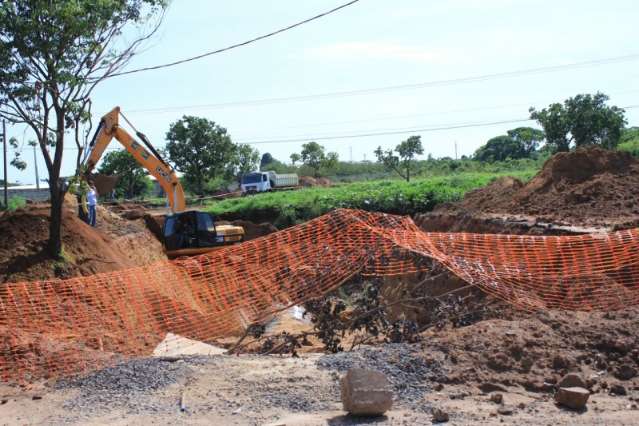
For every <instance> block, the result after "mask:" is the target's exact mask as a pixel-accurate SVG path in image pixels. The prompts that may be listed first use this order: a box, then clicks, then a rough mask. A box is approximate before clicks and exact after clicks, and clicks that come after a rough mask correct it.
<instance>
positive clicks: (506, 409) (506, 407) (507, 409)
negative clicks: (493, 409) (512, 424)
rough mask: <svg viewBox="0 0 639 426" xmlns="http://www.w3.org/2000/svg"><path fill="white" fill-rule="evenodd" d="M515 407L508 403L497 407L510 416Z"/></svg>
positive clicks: (499, 411) (499, 410) (498, 410)
mask: <svg viewBox="0 0 639 426" xmlns="http://www.w3.org/2000/svg"><path fill="white" fill-rule="evenodd" d="M513 411H514V410H513V409H512V407H509V406H507V405H504V406H501V407H499V408H498V409H497V412H498V413H499V414H501V415H502V416H510V415H511V414H512V413H513Z"/></svg>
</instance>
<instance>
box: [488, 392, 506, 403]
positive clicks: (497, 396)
mask: <svg viewBox="0 0 639 426" xmlns="http://www.w3.org/2000/svg"><path fill="white" fill-rule="evenodd" d="M490 400H491V401H492V402H494V403H495V404H501V403H503V402H504V395H503V394H501V393H493V394H491V395H490Z"/></svg>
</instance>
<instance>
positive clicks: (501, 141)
mask: <svg viewBox="0 0 639 426" xmlns="http://www.w3.org/2000/svg"><path fill="white" fill-rule="evenodd" d="M527 156H528V153H527V152H526V148H525V145H524V143H522V142H520V141H518V140H515V139H514V138H512V137H511V136H507V135H501V136H495V137H494V138H491V139H490V140H488V142H486V144H485V145H483V146H481V147H479V148H478V149H477V151H475V160H477V161H485V162H490V163H492V162H494V161H504V160H507V159H509V158H512V159H516V158H525V157H527Z"/></svg>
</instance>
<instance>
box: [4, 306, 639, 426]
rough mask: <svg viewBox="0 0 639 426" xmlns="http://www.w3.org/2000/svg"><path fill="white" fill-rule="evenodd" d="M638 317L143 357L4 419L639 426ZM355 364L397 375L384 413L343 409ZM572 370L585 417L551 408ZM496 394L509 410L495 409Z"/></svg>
mask: <svg viewBox="0 0 639 426" xmlns="http://www.w3.org/2000/svg"><path fill="white" fill-rule="evenodd" d="M637 313H638V310H637V309H628V310H625V311H621V312H616V313H612V314H606V313H562V312H550V313H537V314H527V313H517V312H510V313H507V314H505V315H504V319H489V320H484V321H479V322H477V323H475V324H472V325H470V326H466V327H459V328H451V327H450V326H448V327H445V328H443V329H437V328H433V329H430V330H428V331H426V332H425V333H424V334H423V340H422V342H420V343H415V344H383V345H376V346H364V347H360V348H358V349H356V350H355V351H353V352H342V353H338V354H322V353H304V354H301V356H300V357H299V358H293V357H287V356H272V355H271V356H260V355H246V354H243V355H239V356H237V355H231V356H229V355H213V356H197V355H186V356H183V357H180V356H178V357H175V356H172V357H169V358H163V357H156V358H147V359H137V360H132V361H129V362H127V363H124V364H122V365H119V366H115V367H112V368H107V369H105V370H101V371H98V372H96V373H93V374H92V375H90V376H88V377H85V378H81V379H79V380H77V381H71V382H58V383H48V384H46V385H43V386H34V387H33V388H31V389H29V390H28V391H26V392H19V393H18V392H16V389H14V388H9V387H4V388H0V403H1V405H0V418H1V419H2V421H1V422H0V424H7V425H14V424H15V425H18V424H20V425H23V424H85V425H98V424H105V423H109V424H116V425H119V424H122V425H124V424H139V425H142V424H160V425H164V424H167V425H168V424H176V423H177V424H236V425H268V424H272V425H276V424H278V425H281V424H283V425H289V426H291V425H353V424H376V425H377V424H379V425H416V424H431V423H432V422H431V420H432V414H431V412H432V410H433V409H434V408H439V409H442V410H444V411H446V412H447V413H448V414H449V416H450V421H449V423H448V424H464V425H465V424H482V425H497V424H517V425H546V424H547V425H554V424H575V425H576V424H580V425H602V424H605V425H608V424H615V425H632V424H636V419H637V416H639V410H638V406H637V404H638V401H639V378H637V376H636V369H637V368H638V367H639V365H638V363H639V357H638V355H639V352H638V349H637V348H638V345H637V343H639V341H638V339H639V338H638V336H637V333H636V330H637V326H638V325H639V319H637ZM283 323H284V324H286V325H288V326H290V325H292V323H291V319H288V320H284V321H283ZM281 325H282V324H280V326H281ZM298 326H299V327H304V326H303V324H298ZM274 328H276V329H277V328H278V327H274ZM183 349H186V348H183ZM356 366H360V367H365V368H374V369H377V370H379V371H382V372H384V373H385V374H386V375H387V376H388V377H389V379H390V380H391V383H392V384H393V387H394V391H395V392H394V393H395V398H394V405H393V409H392V410H391V411H390V412H388V413H387V415H386V416H383V417H379V418H355V417H350V416H347V415H345V413H344V412H343V411H342V409H341V402H340V397H339V384H338V383H339V382H338V381H339V378H340V377H341V376H342V374H343V373H344V372H345V371H346V369H347V368H350V367H356ZM632 370H634V374H635V376H634V377H629V376H630V375H632V374H629V373H628V372H630V373H632ZM567 372H575V373H578V374H579V375H580V376H581V377H583V378H584V380H586V381H587V385H588V387H589V389H590V391H591V392H592V395H591V396H590V399H589V402H588V406H587V409H586V410H584V411H572V410H568V409H565V408H561V407H559V406H557V405H556V404H555V403H554V401H553V393H554V390H555V384H556V383H557V381H558V380H559V379H560V378H561V377H562V375H563V374H565V373H567ZM620 389H623V391H621V390H620ZM497 393H499V394H501V395H502V397H503V402H502V403H496V402H493V400H492V398H494V397H493V395H495V394H497ZM181 403H182V404H183V405H184V406H185V410H184V411H182V410H181V408H180V404H181Z"/></svg>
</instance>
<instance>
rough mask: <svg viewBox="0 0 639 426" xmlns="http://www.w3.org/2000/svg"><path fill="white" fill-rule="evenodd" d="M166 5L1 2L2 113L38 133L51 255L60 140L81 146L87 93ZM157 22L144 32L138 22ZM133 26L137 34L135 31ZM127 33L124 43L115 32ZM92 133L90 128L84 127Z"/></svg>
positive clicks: (127, 55) (57, 227)
mask: <svg viewBox="0 0 639 426" xmlns="http://www.w3.org/2000/svg"><path fill="white" fill-rule="evenodd" d="M165 6H166V0H117V1H115V0H108V1H95V0H56V1H43V0H5V1H3V2H0V111H1V113H0V114H1V115H2V116H4V117H5V118H7V119H8V120H10V121H12V122H13V123H24V124H26V125H27V126H29V127H30V128H31V129H32V130H33V131H34V133H35V134H36V136H37V141H38V144H39V146H40V150H41V151H42V155H43V157H44V161H45V164H46V166H47V172H48V175H49V178H48V181H49V191H50V198H51V219H50V225H49V241H48V244H47V248H48V251H49V253H50V255H52V256H54V257H56V258H58V257H60V255H61V251H62V243H61V223H62V201H63V199H64V193H65V191H66V189H67V187H66V185H65V182H64V180H63V179H61V177H60V168H61V166H62V159H63V152H64V151H65V149H66V148H65V142H66V136H68V135H69V134H70V135H71V136H72V137H73V138H74V140H75V143H76V145H77V147H78V156H77V157H76V163H79V161H80V159H81V158H82V153H83V152H82V151H83V148H84V147H85V146H86V141H87V138H86V136H87V135H86V133H84V132H83V131H82V127H83V126H85V128H86V127H87V126H86V124H87V123H88V121H89V119H90V109H91V100H90V95H91V93H92V92H93V90H94V89H95V87H97V85H99V84H100V83H101V82H102V81H104V80H105V79H106V78H109V77H110V76H113V75H114V74H115V73H117V72H118V71H119V70H121V69H122V67H123V66H124V65H126V64H127V63H128V61H129V60H130V59H131V57H133V55H134V54H135V53H136V49H137V48H138V47H139V45H140V43H142V42H143V41H144V40H146V39H148V38H149V37H150V36H151V35H152V34H153V33H154V32H155V30H156V29H157V28H158V26H159V23H160V22H161V16H162V15H163V13H162V12H163V10H164V8H165ZM154 18H158V19H157V21H156V22H155V24H154V25H152V26H151V30H150V31H148V32H146V34H142V31H143V30H142V28H143V26H142V25H143V24H148V23H149V22H150V21H151V20H152V19H154ZM134 27H135V28H137V30H138V36H135V34H134V31H133V30H134ZM125 30H126V31H127V39H128V40H124V39H120V37H119V36H120V35H121V34H122V33H123V32H124V31H125ZM89 128H90V126H89Z"/></svg>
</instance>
